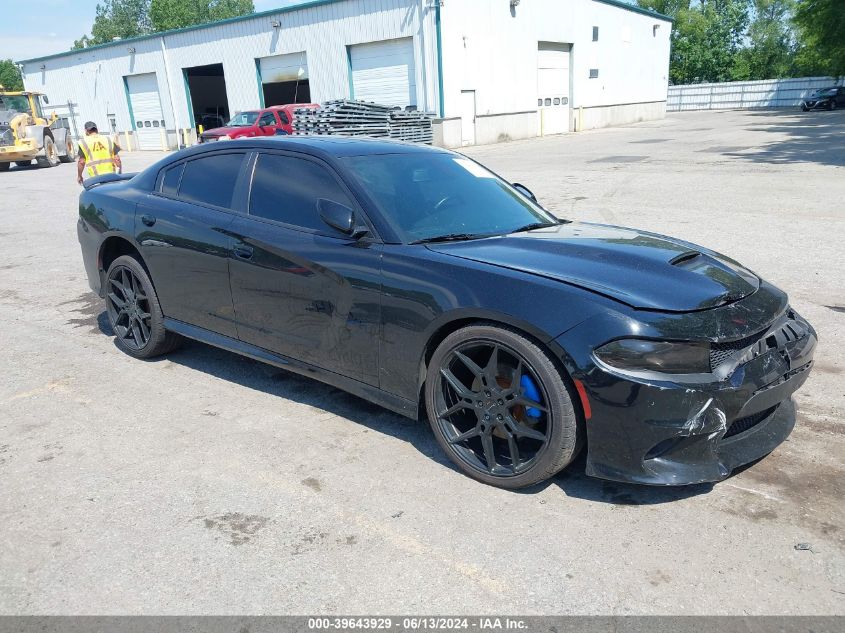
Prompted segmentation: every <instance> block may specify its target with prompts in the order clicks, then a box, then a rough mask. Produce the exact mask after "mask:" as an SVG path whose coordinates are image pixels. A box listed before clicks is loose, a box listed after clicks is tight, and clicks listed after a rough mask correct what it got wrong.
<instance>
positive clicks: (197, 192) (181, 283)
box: [135, 153, 245, 337]
mask: <svg viewBox="0 0 845 633" xmlns="http://www.w3.org/2000/svg"><path fill="white" fill-rule="evenodd" d="M244 158H245V154H244V153H226V154H215V155H213V156H207V157H204V158H197V159H194V160H189V161H184V162H181V163H177V164H176V165H174V166H173V167H170V168H169V169H168V170H166V171H165V172H164V173H163V174H160V176H159V182H158V186H157V191H156V192H154V193H151V194H149V196H148V198H147V199H146V200H145V201H144V202H142V203H140V204H139V205H138V207H137V210H136V213H135V239H136V240H137V242H138V244H139V245H140V247H141V255H142V256H143V257H144V261H145V262H146V263H147V266H148V267H149V269H150V273H151V275H150V276H151V277H152V279H153V280H154V282H155V285H156V293H157V294H158V298H159V301H160V303H161V308H162V312H163V313H164V315H165V316H166V317H170V318H172V319H177V320H179V321H183V322H185V323H189V324H191V325H196V326H198V327H201V328H205V329H207V330H211V331H213V332H217V333H219V334H223V335H224V336H230V337H236V336H237V330H236V328H235V318H234V316H235V315H234V310H233V307H232V293H231V290H230V288H229V254H230V251H231V247H232V238H231V237H230V236H229V234H228V228H229V227H230V226H231V224H232V221H233V219H234V213H233V212H232V211H231V206H232V201H233V198H234V192H235V185H236V183H237V181H238V178H239V174H240V172H241V166H242V163H243V160H244Z"/></svg>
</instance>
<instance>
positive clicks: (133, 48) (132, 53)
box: [126, 46, 135, 55]
mask: <svg viewBox="0 0 845 633" xmlns="http://www.w3.org/2000/svg"><path fill="white" fill-rule="evenodd" d="M126 52H127V53H129V54H130V55H134V54H135V47H134V46H130V47H129V48H127V49H126Z"/></svg>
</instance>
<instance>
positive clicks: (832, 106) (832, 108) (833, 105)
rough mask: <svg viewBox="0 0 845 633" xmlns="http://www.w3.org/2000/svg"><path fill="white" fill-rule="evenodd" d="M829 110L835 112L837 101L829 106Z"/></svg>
mask: <svg viewBox="0 0 845 633" xmlns="http://www.w3.org/2000/svg"><path fill="white" fill-rule="evenodd" d="M827 109H828V110H830V111H831V112H833V111H834V110H836V101H833V100H831V102H830V105H828V106H827Z"/></svg>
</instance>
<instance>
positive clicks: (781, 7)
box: [733, 0, 796, 80]
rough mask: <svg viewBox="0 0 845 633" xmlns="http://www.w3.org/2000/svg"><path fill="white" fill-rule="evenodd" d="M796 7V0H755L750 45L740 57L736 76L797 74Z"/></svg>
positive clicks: (744, 77) (736, 77) (737, 60)
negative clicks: (793, 24)
mask: <svg viewBox="0 0 845 633" xmlns="http://www.w3.org/2000/svg"><path fill="white" fill-rule="evenodd" d="M794 9H795V0H754V18H753V20H752V21H751V25H750V26H749V27H748V44H747V45H746V46H745V47H744V48H743V49H742V50H740V51H739V53H738V54H737V56H736V60H735V64H734V71H733V78H734V79H736V80H745V79H751V80H753V79H776V78H781V77H790V76H793V73H794V71H795V49H796V42H795V35H794V32H793V28H792V12H793V10H794Z"/></svg>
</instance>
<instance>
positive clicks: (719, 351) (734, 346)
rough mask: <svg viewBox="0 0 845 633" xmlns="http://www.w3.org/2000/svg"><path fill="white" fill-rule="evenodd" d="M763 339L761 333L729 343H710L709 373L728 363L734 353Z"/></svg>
mask: <svg viewBox="0 0 845 633" xmlns="http://www.w3.org/2000/svg"><path fill="white" fill-rule="evenodd" d="M761 338H763V332H757V333H756V334H752V335H751V336H746V337H745V338H743V339H740V340H738V341H730V342H727V343H711V344H710V371H716V370H717V369H718V368H719V367H720V366H722V365H724V364H725V363H726V362H728V361H729V360H730V358H731V356H733V354H734V353H735V352H739V351H742V350H744V349H745V348H747V347H751V346H752V345H754V343H756V342H757V341H759V340H760V339H761Z"/></svg>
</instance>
